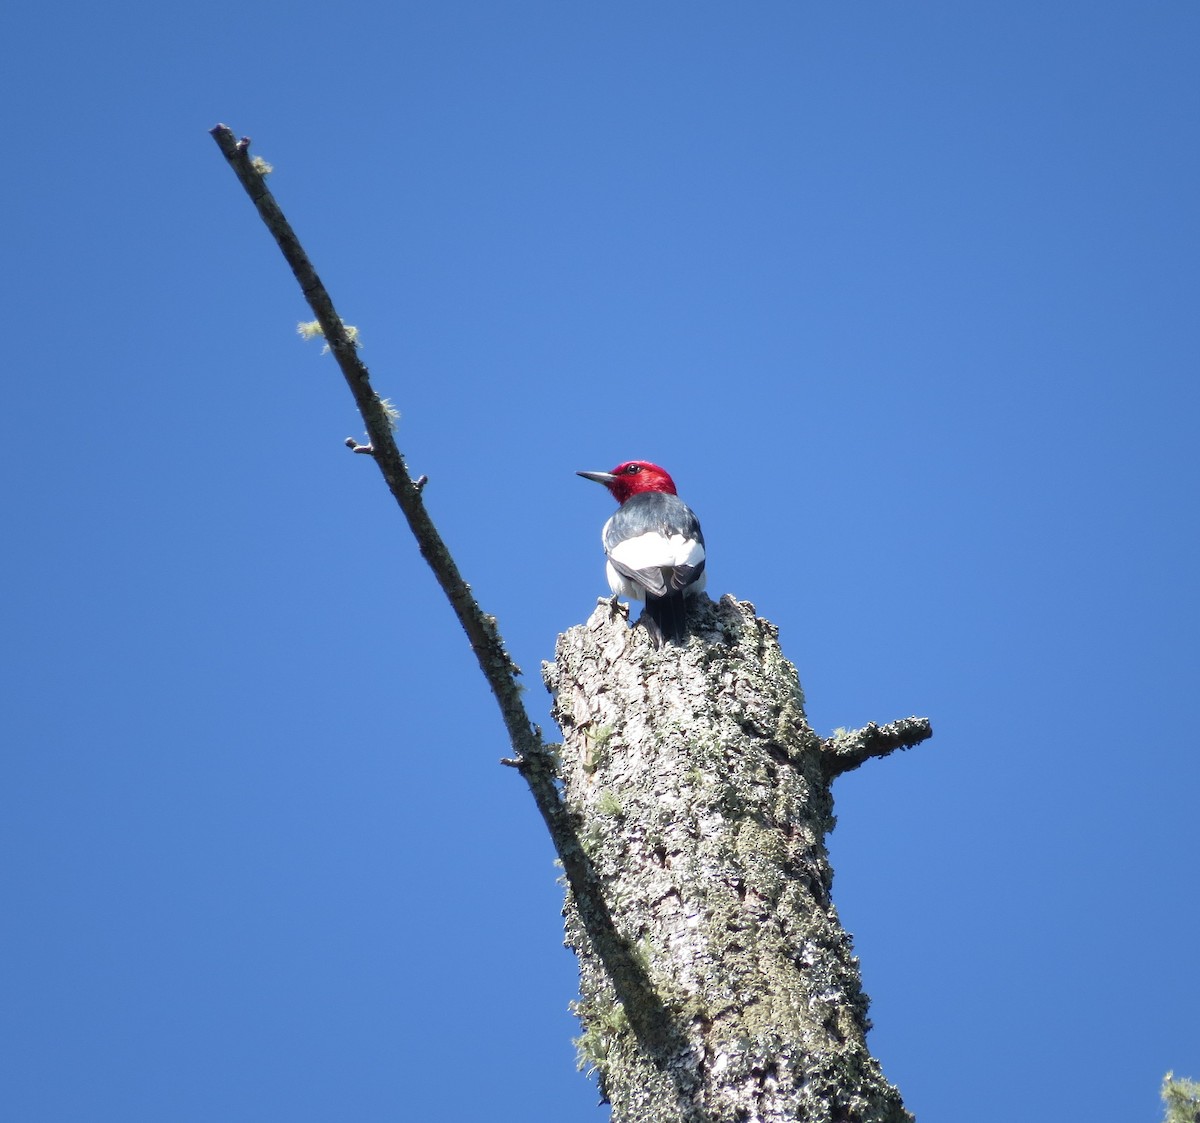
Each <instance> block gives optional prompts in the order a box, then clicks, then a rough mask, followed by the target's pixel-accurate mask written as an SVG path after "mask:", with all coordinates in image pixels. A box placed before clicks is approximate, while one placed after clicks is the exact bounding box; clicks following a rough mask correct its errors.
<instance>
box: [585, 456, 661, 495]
mask: <svg viewBox="0 0 1200 1123" xmlns="http://www.w3.org/2000/svg"><path fill="white" fill-rule="evenodd" d="M576 475H579V476H582V477H583V478H584V479H585V480H595V481H596V483H598V484H603V485H604V486H605V487H606V488H608V490H609V491H610V492H612V497H613V498H614V499H615V500H616V501H617V502H618V503H624V502H625V500H626V499H629V498H631V497H632V496H634V495H640V494H641V493H642V492H643V491H665V492H666V493H667V494H668V495H676V494H678V493H677V492H676V490H675V481H674V480H673V479H671V477H670V476H669V475H667V473H666V472H665V471H664V470H663V469H662V468H660V467H659V466H658V465H657V464H651V463H650V462H649V461H648V460H626V461H625V463H624V464H618V465H617V466H616V467H615V468H614V469H613V470H612V471H611V472H577V473H576Z"/></svg>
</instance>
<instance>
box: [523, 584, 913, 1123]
mask: <svg viewBox="0 0 1200 1123" xmlns="http://www.w3.org/2000/svg"><path fill="white" fill-rule="evenodd" d="M690 628H691V634H692V637H693V638H692V639H691V640H690V641H689V642H688V644H687V645H686V646H684V647H672V646H670V645H668V646H665V647H663V648H662V650H660V651H656V650H654V649H653V648H652V647H651V645H650V644H649V642H648V641H647V638H646V635H645V633H644V630H643V629H641V628H635V629H630V628H629V627H628V625H627V624H626V623H625V620H624V619H623V618H622V617H621V616H620V615H619V614H618V613H616V612H614V610H613V608H612V606H611V604H610V603H609V602H607V601H602V602H601V604H600V606H599V607H598V608H597V610H596V612H595V613H594V614H593V615H592V617H591V619H590V620H589V621H588V622H587V623H586V624H584V625H580V626H578V627H575V628H572V629H571V630H570V631H568V632H566V633H565V634H564V635H562V636H561V637H560V638H559V642H558V649H557V658H556V661H555V662H554V663H552V664H547V665H546V667H545V679H546V684H547V686H548V687H549V688H550V690H551V691H552V692H553V694H554V714H555V717H556V719H557V721H558V723H559V725H560V727H561V728H562V731H563V738H564V744H563V746H562V749H561V755H562V769H561V775H562V782H563V789H564V797H565V803H566V807H567V809H568V811H569V813H570V814H571V816H572V818H573V820H574V823H575V827H576V833H577V837H578V840H579V843H580V846H581V848H582V851H583V856H584V861H585V862H586V863H587V865H589V866H590V867H591V871H592V872H594V874H595V875H596V876H597V877H598V879H599V883H600V884H601V885H602V886H603V890H604V892H603V897H604V901H605V903H606V904H607V911H608V913H609V916H608V917H607V918H604V919H603V922H602V924H601V929H603V925H604V924H608V925H609V926H610V929H609V935H610V936H612V937H614V939H615V942H616V944H617V945H618V946H619V947H620V948H621V955H619V956H617V957H616V958H623V960H624V965H623V969H621V970H617V971H616V972H615V973H614V970H613V959H614V953H613V951H612V949H611V947H610V948H607V949H605V948H597V946H596V941H595V940H594V938H593V934H594V933H595V932H596V931H597V930H598V928H597V921H596V918H595V917H594V916H591V915H584V916H581V915H580V912H579V911H578V909H577V907H576V903H575V899H574V896H573V895H572V894H571V892H570V891H568V895H567V904H566V908H565V916H566V930H567V942H568V944H569V945H570V946H571V947H572V948H574V949H575V951H576V952H577V954H578V956H579V965H580V1000H579V1002H578V1005H577V1010H578V1014H579V1018H580V1021H581V1023H582V1027H583V1035H582V1037H581V1038H580V1039H579V1049H580V1056H581V1061H582V1062H584V1063H586V1064H587V1065H588V1066H590V1067H593V1068H594V1069H595V1070H596V1072H597V1073H598V1076H599V1081H600V1088H601V1091H602V1094H603V1095H604V1096H605V1097H606V1098H607V1099H608V1100H609V1101H610V1102H611V1104H612V1107H613V1121H614V1123H668V1121H672V1123H674V1121H687V1123H726V1121H728V1123H735V1121H747V1123H749V1121H763V1123H782V1121H785V1120H787V1121H793V1120H794V1121H802V1123H902V1121H909V1120H911V1119H912V1116H910V1115H909V1113H908V1112H907V1111H906V1110H905V1109H904V1106H903V1104H902V1102H901V1099H900V1095H899V1093H898V1092H897V1090H896V1089H895V1088H894V1087H893V1086H892V1085H890V1084H889V1083H888V1082H887V1080H885V1079H884V1076H883V1074H882V1072H881V1071H880V1067H879V1064H878V1062H877V1061H876V1060H875V1059H874V1058H873V1057H872V1056H871V1055H870V1053H869V1052H868V1050H867V1045H866V1033H867V1029H868V1028H869V1025H870V1023H869V1021H868V1018H867V997H866V995H865V994H864V993H863V991H862V986H861V982H860V978H859V972H858V966H857V961H856V960H855V958H854V956H853V954H852V953H851V946H850V939H849V937H848V935H847V934H846V932H845V931H844V930H843V928H842V926H841V924H840V923H839V921H838V916H837V911H836V910H835V909H834V907H833V904H832V902H831V901H830V895H829V894H830V886H831V883H832V877H833V875H832V871H831V869H830V866H829V858H828V854H827V852H826V849H825V841H824V840H825V835H826V833H827V832H828V831H829V830H830V829H832V827H833V824H834V819H833V800H832V797H831V794H830V783H831V781H832V779H833V777H834V776H836V775H837V774H838V773H840V772H844V771H847V770H848V769H850V768H853V767H856V766H857V765H858V764H860V763H862V761H864V760H866V759H867V758H868V757H870V756H881V755H884V754H886V753H887V752H890V751H892V750H893V749H896V748H900V747H904V746H907V745H911V744H916V743H917V742H918V741H920V740H923V739H924V738H925V737H927V736H928V735H929V732H930V730H929V725H928V722H925V721H923V720H919V719H915V718H914V719H908V720H906V721H902V722H897V723H895V724H894V725H891V726H885V727H882V728H881V727H877V726H868V727H867V728H866V729H865V730H860V731H858V732H857V733H853V734H844V735H841V736H839V737H836V738H830V739H829V740H826V741H823V740H822V739H821V738H820V737H818V736H817V735H816V734H815V733H814V732H813V731H812V729H810V728H809V726H808V723H807V721H806V719H805V715H804V699H803V694H802V692H801V689H800V684H799V681H798V679H797V676H796V672H795V669H794V668H793V667H792V665H791V664H790V663H789V662H788V661H787V660H786V659H785V658H784V657H783V654H782V652H781V651H780V648H779V644H778V642H777V640H776V629H775V628H774V626H773V625H771V624H770V623H768V622H767V621H765V620H761V619H759V618H758V617H756V616H755V613H754V607H753V605H749V604H745V603H739V602H737V601H735V600H734V599H733V598H731V597H725V598H722V600H721V601H720V602H719V603H713V602H712V601H709V600H708V599H707V598H703V597H702V598H699V603H698V604H697V605H695V606H694V607H693V608H692V609H691V625H690ZM630 980H632V982H630Z"/></svg>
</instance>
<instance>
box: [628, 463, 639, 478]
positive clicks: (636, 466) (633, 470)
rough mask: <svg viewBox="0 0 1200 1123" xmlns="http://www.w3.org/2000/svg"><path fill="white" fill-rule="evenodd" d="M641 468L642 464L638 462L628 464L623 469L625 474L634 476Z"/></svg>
mask: <svg viewBox="0 0 1200 1123" xmlns="http://www.w3.org/2000/svg"><path fill="white" fill-rule="evenodd" d="M641 470H642V466H641V465H640V464H630V465H629V467H628V468H626V469H625V475H627V476H636V475H637V474H638V473H639V472H640V471H641Z"/></svg>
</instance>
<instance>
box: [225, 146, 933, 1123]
mask: <svg viewBox="0 0 1200 1123" xmlns="http://www.w3.org/2000/svg"><path fill="white" fill-rule="evenodd" d="M211 134H212V136H213V139H214V140H215V141H216V142H217V145H218V146H219V147H220V149H221V151H222V153H223V154H224V155H225V158H226V159H227V160H228V161H229V164H230V166H231V167H232V169H233V170H234V172H235V174H236V175H237V177H238V179H239V181H240V182H241V184H242V186H243V187H244V188H245V190H246V192H247V194H248V195H249V196H250V198H251V201H252V202H253V203H254V205H255V207H256V208H257V210H258V212H259V216H260V217H261V218H262V220H263V222H264V223H265V224H266V226H267V228H268V230H269V231H270V232H271V234H272V236H273V237H274V238H275V241H276V243H277V244H278V246H279V248H280V250H281V252H282V253H283V255H284V257H285V259H286V260H287V262H288V264H289V265H290V266H291V268H292V272H293V273H294V274H295V276H296V279H297V281H298V282H299V284H300V287H301V290H302V291H303V293H304V297H305V299H306V300H307V301H308V304H309V307H310V308H311V309H312V310H313V313H314V314H315V315H316V317H317V322H318V323H319V324H320V329H321V332H322V334H323V335H324V336H325V339H326V341H327V343H328V345H329V349H330V351H331V352H332V354H333V356H334V358H335V360H336V361H337V363H338V366H339V367H340V368H341V370H342V373H343V375H344V377H345V379H346V383H347V385H348V386H349V388H350V391H351V393H352V394H353V395H354V400H355V402H356V404H357V406H358V408H359V411H360V412H361V414H362V417H363V423H364V426H365V428H366V432H367V437H368V443H367V444H365V445H363V444H359V443H358V442H357V441H354V440H352V439H351V440H347V442H346V444H347V447H348V448H350V449H351V450H352V451H353V452H355V453H360V454H363V455H364V456H365V458H366V459H369V460H373V461H374V462H375V464H376V466H377V467H378V468H379V471H380V473H381V474H382V475H383V478H384V480H385V482H386V484H387V486H388V489H389V491H390V492H391V493H392V496H393V498H394V499H395V500H396V503H397V504H398V506H399V507H400V509H401V511H402V512H403V514H404V517H405V518H406V520H407V521H408V525H409V528H410V529H411V530H412V532H413V536H414V538H415V539H416V541H417V545H418V548H419V549H420V551H421V555H422V556H423V557H424V558H425V560H426V562H427V563H428V564H429V566H430V568H431V570H432V571H433V574H434V576H435V577H436V579H437V581H438V583H439V584H440V585H441V587H442V590H443V592H444V593H445V594H446V597H447V599H448V600H449V601H450V604H451V607H452V608H453V609H454V612H455V614H456V616H457V617H458V620H459V622H460V624H461V625H462V627H463V630H464V631H465V632H466V635H467V638H468V640H469V641H470V643H471V647H472V650H473V651H474V652H475V656H476V658H477V660H478V662H479V667H480V670H481V671H482V672H483V675H484V678H485V679H486V681H487V683H488V685H489V687H490V688H491V690H492V693H493V694H494V695H495V697H496V701H497V704H498V706H499V708H500V714H501V717H502V719H503V721H504V725H505V728H506V729H507V731H508V736H509V741H510V743H511V745H512V748H513V754H514V755H513V757H512V758H511V759H509V760H506V761H504V763H505V764H508V765H511V766H513V767H514V768H515V769H517V771H519V772H520V774H521V775H522V776H523V777H524V779H525V781H526V783H527V784H528V785H529V789H530V792H531V794H532V795H533V797H534V801H535V803H536V804H537V807H538V811H539V812H540V813H541V815H542V818H543V820H544V821H545V823H546V827H547V829H548V830H549V832H550V836H551V839H552V841H553V843H554V847H555V849H556V851H557V852H558V855H559V858H560V860H561V862H562V865H563V871H564V874H565V879H566V882H567V887H568V894H567V907H566V909H565V915H566V918H567V940H568V943H569V944H570V946H572V947H573V948H574V949H575V950H576V952H577V953H578V955H579V962H580V980H581V982H580V994H581V997H580V1000H579V1002H578V1004H577V1010H578V1013H579V1016H580V1019H581V1021H582V1023H583V1029H584V1032H583V1036H582V1037H581V1038H580V1041H579V1046H580V1053H581V1058H582V1060H584V1061H585V1062H586V1063H587V1064H588V1065H590V1066H591V1067H593V1068H594V1069H595V1070H596V1072H597V1073H598V1074H599V1079H600V1086H601V1090H602V1092H603V1093H604V1094H605V1096H606V1098H608V1099H609V1100H610V1101H611V1103H612V1105H613V1120H614V1123H676V1121H678V1123H743V1121H744V1123H751V1121H753V1123H759V1121H761V1123H784V1121H785V1120H786V1121H795V1123H905V1121H908V1120H910V1119H911V1116H910V1115H909V1114H908V1113H907V1112H906V1111H905V1110H904V1107H903V1105H902V1104H901V1101H900V1096H899V1093H898V1092H897V1091H896V1089H895V1088H893V1087H892V1086H891V1085H890V1084H888V1083H887V1081H886V1080H885V1079H884V1078H883V1075H882V1073H881V1072H880V1069H879V1065H878V1063H877V1062H876V1061H875V1060H874V1058H873V1057H871V1055H870V1053H869V1052H868V1051H867V1047H866V1041H865V1035H866V1032H867V1029H868V1027H869V1022H868V1019H867V999H866V996H865V995H864V994H863V992H862V986H861V983H860V980H859V974H858V966H857V962H856V960H855V959H854V957H853V955H852V954H851V951H850V939H849V937H848V936H847V934H846V933H845V931H843V929H842V927H841V925H840V923H839V922H838V919H837V912H836V911H835V909H834V907H833V905H832V903H831V902H830V899H829V890H830V885H831V883H832V879H833V874H832V871H831V870H830V868H829V858H828V854H827V852H826V850H825V842H824V839H825V835H826V834H827V833H828V832H829V830H831V829H832V827H833V800H832V796H831V794H830V784H831V782H832V781H833V779H834V777H836V776H837V775H839V774H840V773H842V772H846V771H849V770H850V769H852V768H856V767H857V766H858V765H859V764H861V763H863V762H864V761H865V760H867V759H869V758H870V757H872V756H885V755H887V754H888V753H890V752H893V751H895V750H896V749H898V748H906V747H908V746H911V745H915V744H917V743H919V742H920V741H923V740H924V739H925V738H926V737H928V736H930V733H931V730H930V727H929V722H928V721H926V720H925V719H923V718H907V719H904V720H903V721H898V722H894V723H892V724H891V725H887V726H882V727H881V726H876V725H869V726H867V727H866V728H865V729H861V730H858V731H856V732H853V733H840V734H838V735H836V736H833V737H830V738H828V739H826V740H824V741H822V740H821V739H820V738H819V737H817V735H816V734H815V733H813V731H812V730H811V729H810V728H809V726H808V723H807V721H806V719H805V716H804V700H803V695H802V693H801V691H800V684H799V681H798V680H797V677H796V672H795V669H794V668H793V667H792V665H791V664H790V663H789V662H788V661H787V660H786V659H785V658H784V657H783V654H782V652H781V651H780V649H779V645H778V643H777V642H776V630H775V628H774V626H773V625H772V624H770V623H768V622H767V621H765V620H761V619H759V618H758V617H756V616H755V614H754V607H753V606H752V605H749V604H746V603H738V602H737V601H735V600H733V599H732V598H731V597H723V598H722V599H721V601H720V602H719V603H717V604H714V603H713V602H712V601H710V600H709V599H708V598H707V597H703V596H701V597H698V598H696V600H697V603H695V604H693V605H692V606H691V607H690V608H689V636H688V639H687V642H686V644H685V645H684V646H681V647H675V646H671V645H668V646H666V647H664V648H663V649H662V650H655V649H654V648H653V647H652V645H651V644H650V642H649V640H648V638H647V635H646V632H645V630H644V629H642V628H633V629H631V628H630V627H629V626H628V624H627V623H626V620H625V617H624V615H623V614H622V613H620V612H619V611H617V610H616V609H615V606H614V603H613V602H612V601H611V600H602V601H601V602H600V607H599V608H598V609H597V610H596V612H594V613H593V614H592V617H591V619H590V620H589V621H588V622H587V623H586V624H582V625H579V626H577V627H574V628H572V629H570V630H569V631H568V632H566V633H565V634H563V635H562V636H560V637H559V639H558V647H557V658H556V660H555V662H554V663H549V664H546V665H545V668H544V675H545V680H546V685H547V686H548V687H549V688H550V690H551V691H552V692H553V694H554V715H555V718H556V720H557V721H558V723H559V725H560V726H561V728H562V730H563V735H564V743H563V745H561V746H555V745H547V744H546V743H545V742H544V741H543V739H542V735H541V730H540V729H538V728H537V726H535V725H534V724H533V723H532V722H531V721H530V720H529V715H528V713H527V712H526V710H525V706H524V702H523V701H522V698H521V688H520V686H519V684H518V683H517V676H518V675H519V674H520V669H519V668H518V667H517V666H516V664H515V663H513V661H512V659H511V658H510V657H509V655H508V653H507V651H506V649H505V647H504V642H503V640H502V638H501V636H500V631H499V628H498V627H497V625H496V619H495V617H493V616H490V615H488V614H486V613H485V612H483V610H482V609H481V608H480V606H479V604H478V603H477V602H476V600H475V598H474V595H473V594H472V592H471V587H470V586H469V585H468V584H467V583H466V581H465V580H464V579H463V577H462V575H461V574H460V573H459V570H458V567H457V565H456V563H455V561H454V559H453V557H452V556H451V554H450V551H449V548H448V547H447V546H446V544H445V542H444V541H443V540H442V538H441V536H440V535H439V533H438V531H437V528H436V527H435V526H434V523H433V520H432V518H431V517H430V515H429V512H428V510H427V509H426V507H425V501H424V495H423V488H424V486H425V484H426V482H427V481H426V477H425V476H420V477H418V478H417V479H416V480H414V479H413V478H412V476H411V475H410V474H409V470H408V466H407V464H406V463H405V460H404V457H403V455H402V453H401V452H400V449H399V448H398V447H397V445H396V441H395V437H394V435H393V432H392V421H393V419H394V410H393V409H392V407H391V406H390V405H389V404H388V403H387V402H385V401H384V400H382V399H381V398H380V397H379V396H378V394H376V392H375V390H374V389H373V387H372V386H371V382H370V375H369V373H368V371H367V368H366V366H365V365H364V364H363V362H362V360H361V359H360V357H359V355H358V349H357V346H356V344H355V341H354V339H353V337H352V336H351V334H350V333H349V332H348V331H347V329H346V328H345V326H344V325H343V323H342V320H341V318H340V317H339V316H338V315H337V312H336V310H335V309H334V305H333V301H332V299H331V298H330V296H329V293H328V292H327V291H326V289H325V286H324V285H323V284H322V283H321V279H320V277H319V276H318V275H317V272H316V270H315V269H314V268H313V265H312V263H311V262H310V261H309V258H308V256H307V254H306V253H305V252H304V249H303V247H302V246H301V244H300V241H299V239H298V238H297V237H296V234H295V232H294V231H293V230H292V228H291V226H290V224H289V223H288V221H287V219H286V218H285V217H284V215H283V211H282V210H281V209H280V207H279V205H278V203H276V201H275V199H274V197H273V196H272V194H271V192H270V191H269V190H268V188H267V186H266V182H265V178H264V176H265V174H266V173H267V172H269V171H270V168H269V166H268V165H267V164H266V163H265V162H263V161H261V160H259V159H257V158H255V159H252V158H251V157H250V154H249V147H250V141H249V139H248V138H245V137H243V138H242V139H241V140H237V139H235V137H234V135H233V132H232V131H231V130H230V129H229V128H227V127H226V126H225V125H217V126H216V127H215V128H213V129H212V130H211Z"/></svg>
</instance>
